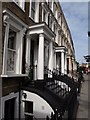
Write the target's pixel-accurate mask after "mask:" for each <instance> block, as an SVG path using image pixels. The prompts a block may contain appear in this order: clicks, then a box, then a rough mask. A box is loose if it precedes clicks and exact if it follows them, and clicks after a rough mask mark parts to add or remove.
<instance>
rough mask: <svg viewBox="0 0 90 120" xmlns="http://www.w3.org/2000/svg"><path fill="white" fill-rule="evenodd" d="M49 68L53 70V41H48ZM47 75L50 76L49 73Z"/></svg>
mask: <svg viewBox="0 0 90 120" xmlns="http://www.w3.org/2000/svg"><path fill="white" fill-rule="evenodd" d="M48 67H49V70H51V71H53V43H52V42H50V46H49V65H48ZM49 77H52V75H50V76H49Z"/></svg>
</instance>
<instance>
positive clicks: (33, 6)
mask: <svg viewBox="0 0 90 120" xmlns="http://www.w3.org/2000/svg"><path fill="white" fill-rule="evenodd" d="M32 8H33V9H34V10H35V2H32Z"/></svg>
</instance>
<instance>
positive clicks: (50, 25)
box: [48, 15, 52, 29]
mask: <svg viewBox="0 0 90 120" xmlns="http://www.w3.org/2000/svg"><path fill="white" fill-rule="evenodd" d="M48 20H49V22H48V26H49V28H51V29H52V17H51V15H49V18H48Z"/></svg>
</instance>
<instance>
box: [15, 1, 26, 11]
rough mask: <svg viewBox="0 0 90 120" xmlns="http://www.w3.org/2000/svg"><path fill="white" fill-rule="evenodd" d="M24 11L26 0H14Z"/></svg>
mask: <svg viewBox="0 0 90 120" xmlns="http://www.w3.org/2000/svg"><path fill="white" fill-rule="evenodd" d="M13 2H14V3H15V4H16V5H18V6H19V7H20V8H21V9H22V10H23V11H25V0H13Z"/></svg>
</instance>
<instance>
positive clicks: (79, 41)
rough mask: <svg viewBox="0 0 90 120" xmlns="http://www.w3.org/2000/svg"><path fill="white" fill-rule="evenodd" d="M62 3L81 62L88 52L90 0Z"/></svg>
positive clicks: (77, 57) (76, 53) (77, 55)
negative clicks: (89, 5) (89, 2)
mask: <svg viewBox="0 0 90 120" xmlns="http://www.w3.org/2000/svg"><path fill="white" fill-rule="evenodd" d="M62 1H63V0H62ZM76 1H77V0H76ZM83 1H85V0H83ZM86 1H87V0H86ZM60 4H61V7H62V10H63V12H64V15H65V18H66V21H67V23H68V26H69V29H70V31H71V36H72V39H73V43H74V48H75V55H76V60H77V62H79V63H82V62H85V59H84V57H83V56H85V55H87V54H88V36H87V33H88V2H60Z"/></svg>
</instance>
